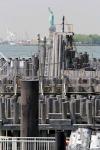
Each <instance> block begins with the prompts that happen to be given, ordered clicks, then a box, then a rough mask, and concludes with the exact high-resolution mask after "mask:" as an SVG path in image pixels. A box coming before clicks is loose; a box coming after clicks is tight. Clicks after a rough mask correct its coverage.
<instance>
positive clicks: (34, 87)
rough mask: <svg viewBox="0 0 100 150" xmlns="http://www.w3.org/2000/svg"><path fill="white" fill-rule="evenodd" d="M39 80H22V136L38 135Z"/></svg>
mask: <svg viewBox="0 0 100 150" xmlns="http://www.w3.org/2000/svg"><path fill="white" fill-rule="evenodd" d="M38 97H39V82H38V81H22V82H21V136H22V137H37V136H38Z"/></svg>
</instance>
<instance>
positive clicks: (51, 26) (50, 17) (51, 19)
mask: <svg viewBox="0 0 100 150" xmlns="http://www.w3.org/2000/svg"><path fill="white" fill-rule="evenodd" d="M48 10H49V13H50V16H49V29H50V31H53V32H55V31H56V27H55V23H54V14H53V11H52V10H51V8H48Z"/></svg>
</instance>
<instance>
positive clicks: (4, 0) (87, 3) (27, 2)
mask: <svg viewBox="0 0 100 150" xmlns="http://www.w3.org/2000/svg"><path fill="white" fill-rule="evenodd" d="M48 7H51V8H52V10H53V12H54V14H55V19H56V24H58V23H61V18H62V16H63V15H65V17H66V20H67V22H69V23H72V24H73V25H74V31H75V33H85V34H94V33H98V34H100V0H0V37H6V31H7V28H8V29H9V30H10V31H12V32H14V33H16V34H17V36H18V37H20V38H23V37H25V36H26V37H28V36H29V37H32V36H33V37H34V36H36V35H37V34H38V33H40V34H42V35H45V34H47V33H48V17H49V13H48Z"/></svg>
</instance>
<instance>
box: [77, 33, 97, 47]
mask: <svg viewBox="0 0 100 150" xmlns="http://www.w3.org/2000/svg"><path fill="white" fill-rule="evenodd" d="M74 40H75V43H76V45H79V46H81V45H87V46H88V45H89V46H90V45H94V46H95V45H100V35H98V34H90V35H85V34H75V36H74Z"/></svg>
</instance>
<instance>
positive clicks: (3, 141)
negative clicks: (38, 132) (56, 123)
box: [0, 137, 55, 150]
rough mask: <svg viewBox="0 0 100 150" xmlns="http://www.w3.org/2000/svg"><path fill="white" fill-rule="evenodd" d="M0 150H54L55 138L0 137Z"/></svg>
mask: <svg viewBox="0 0 100 150" xmlns="http://www.w3.org/2000/svg"><path fill="white" fill-rule="evenodd" d="M0 150H55V138H52V137H33V138H23V137H20V138H17V137H13V138H8V137H0Z"/></svg>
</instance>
